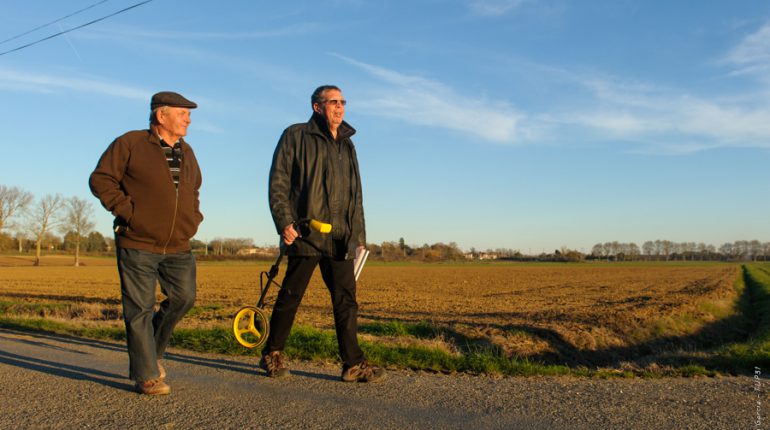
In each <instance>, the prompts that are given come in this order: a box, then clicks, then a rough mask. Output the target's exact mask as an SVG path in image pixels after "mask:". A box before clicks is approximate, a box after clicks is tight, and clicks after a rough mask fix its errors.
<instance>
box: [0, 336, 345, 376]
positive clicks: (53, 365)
mask: <svg viewBox="0 0 770 430" xmlns="http://www.w3.org/2000/svg"><path fill="white" fill-rule="evenodd" d="M3 333H9V334H12V335H20V336H24V338H16V337H8V336H2V334H3ZM0 338H2V339H4V340H6V341H10V342H17V343H22V344H27V345H32V346H35V347H41V348H50V349H54V350H58V351H62V352H68V353H74V354H84V355H87V354H88V353H87V352H83V351H81V350H79V349H77V348H74V346H75V345H78V346H86V347H91V348H98V349H103V350H107V351H113V352H122V353H126V346H125V344H121V343H117V342H109V341H103V340H97V339H88V338H82V337H76V336H71V335H66V334H56V333H41V332H32V331H25V330H14V329H8V328H3V329H2V331H0ZM52 342H56V343H52ZM67 345H73V347H71V348H70V347H67ZM163 359H164V360H166V361H175V362H180V363H186V364H191V365H195V366H206V367H209V368H213V369H218V370H225V371H228V372H237V373H242V374H245V375H250V376H264V373H263V372H262V371H261V370H259V368H258V367H257V362H255V361H252V360H249V359H247V358H244V359H243V360H239V361H236V360H228V359H223V358H209V357H205V356H199V355H189V354H184V353H180V352H166V354H165V356H164V357H163ZM247 360H248V361H247ZM0 363H4V364H9V365H13V366H18V367H24V368H26V369H31V370H36V371H40V372H45V373H49V374H52V375H57V376H62V377H67V378H71V379H80V380H90V381H93V382H97V383H101V384H103V385H107V386H110V387H113V388H122V389H127V390H132V389H133V385H129V384H123V383H118V382H115V381H110V380H107V379H101V378H99V376H104V377H108V378H114V379H125V378H126V375H116V374H112V373H105V372H101V371H99V370H96V369H89V368H85V367H79V366H70V365H67V364H64V363H58V362H54V361H47V360H41V359H39V358H35V357H26V356H22V355H17V354H12V353H8V352H3V351H0ZM126 366H128V355H127V353H126ZM292 375H295V376H299V377H304V378H313V379H320V380H334V381H336V380H338V378H337V377H336V376H334V375H328V374H320V373H312V372H306V371H298V370H294V371H292Z"/></svg>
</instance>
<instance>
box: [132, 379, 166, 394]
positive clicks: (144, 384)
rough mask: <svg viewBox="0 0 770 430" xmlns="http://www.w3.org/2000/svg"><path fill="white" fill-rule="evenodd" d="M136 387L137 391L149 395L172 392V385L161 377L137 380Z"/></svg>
mask: <svg viewBox="0 0 770 430" xmlns="http://www.w3.org/2000/svg"><path fill="white" fill-rule="evenodd" d="M134 388H135V389H136V392H137V393H141V394H147V395H148V396H157V395H161V394H171V387H169V385H168V384H166V383H165V382H163V380H162V379H160V378H156V379H150V380H147V381H141V382H137V383H136V386H135V387H134Z"/></svg>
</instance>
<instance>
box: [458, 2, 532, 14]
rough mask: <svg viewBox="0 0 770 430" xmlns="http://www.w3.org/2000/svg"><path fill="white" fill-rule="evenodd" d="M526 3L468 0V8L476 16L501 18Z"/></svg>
mask: <svg viewBox="0 0 770 430" xmlns="http://www.w3.org/2000/svg"><path fill="white" fill-rule="evenodd" d="M526 2H527V0H469V1H468V7H469V8H470V10H471V11H472V12H473V13H475V14H477V15H484V16H501V15H505V14H507V13H508V12H510V11H512V10H513V9H516V8H518V7H519V6H521V5H522V4H524V3H526Z"/></svg>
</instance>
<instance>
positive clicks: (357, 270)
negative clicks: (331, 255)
mask: <svg viewBox="0 0 770 430" xmlns="http://www.w3.org/2000/svg"><path fill="white" fill-rule="evenodd" d="M368 256H369V251H367V250H366V249H365V248H358V249H357V250H356V258H355V259H354V260H353V274H354V275H355V277H356V281H358V275H360V274H361V271H362V270H363V269H364V264H365V263H366V257H368Z"/></svg>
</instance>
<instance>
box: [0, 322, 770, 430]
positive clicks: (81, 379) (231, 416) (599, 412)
mask: <svg viewBox="0 0 770 430" xmlns="http://www.w3.org/2000/svg"><path fill="white" fill-rule="evenodd" d="M127 362H128V357H127V355H126V352H125V346H124V345H123V344H120V343H113V342H105V341H99V340H91V339H82V338H74V337H66V336H58V335H50V334H35V333H23V332H15V331H8V330H2V329H0V387H2V388H1V389H0V429H21V428H41V429H43V428H52V429H54V428H55V429H65V428H66V429H75V428H77V429H84V428H160V429H188V428H196V429H198V428H201V429H209V428H211V429H235V428H238V429H244V428H255V429H257V428H258V429H279V428H280V429H284V428H292V429H293V428H300V429H455V428H457V429H460V428H461V429H477V428H499V429H518V428H521V429H755V428H769V427H770V408H768V407H767V406H768V404H770V397H768V395H767V393H768V388H770V380H765V379H760V381H759V382H760V383H761V384H762V385H761V386H760V387H759V389H760V391H759V392H757V391H755V381H754V380H753V379H752V378H751V377H726V378H692V379H684V378H675V379H656V380H650V379H629V380H623V379H612V380H595V379H582V378H568V377H532V378H499V379H493V378H490V377H483V376H482V377H479V376H469V375H437V374H429V373H415V372H410V371H389V372H388V375H387V376H388V377H387V379H386V380H385V381H383V382H381V383H378V384H348V383H343V382H339V381H338V380H337V378H338V376H339V368H338V367H337V366H335V365H329V364H323V363H306V362H292V363H290V366H291V368H292V371H293V376H292V377H291V378H288V379H285V380H273V379H269V378H266V377H264V376H262V375H261V374H260V373H258V372H255V369H256V360H255V359H254V358H241V357H230V356H219V355H207V354H196V353H191V352H188V351H183V350H171V351H169V354H168V355H167V357H166V360H165V367H166V369H167V371H168V374H169V375H168V382H169V384H170V385H171V387H172V393H171V395H169V396H161V397H148V396H142V395H139V394H136V393H134V392H132V391H131V390H132V384H131V382H130V381H129V380H127V379H126V375H127V371H128V370H127V367H128V364H127ZM747 371H748V370H747ZM767 372H769V373H768V374H770V369H767ZM762 378H764V376H763V377H762ZM758 394H759V397H758ZM765 415H767V417H768V421H767V422H765V421H763V422H762V425H761V426H760V427H757V426H756V425H755V422H756V420H757V417H758V416H759V417H760V418H762V419H764V418H765Z"/></svg>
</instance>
